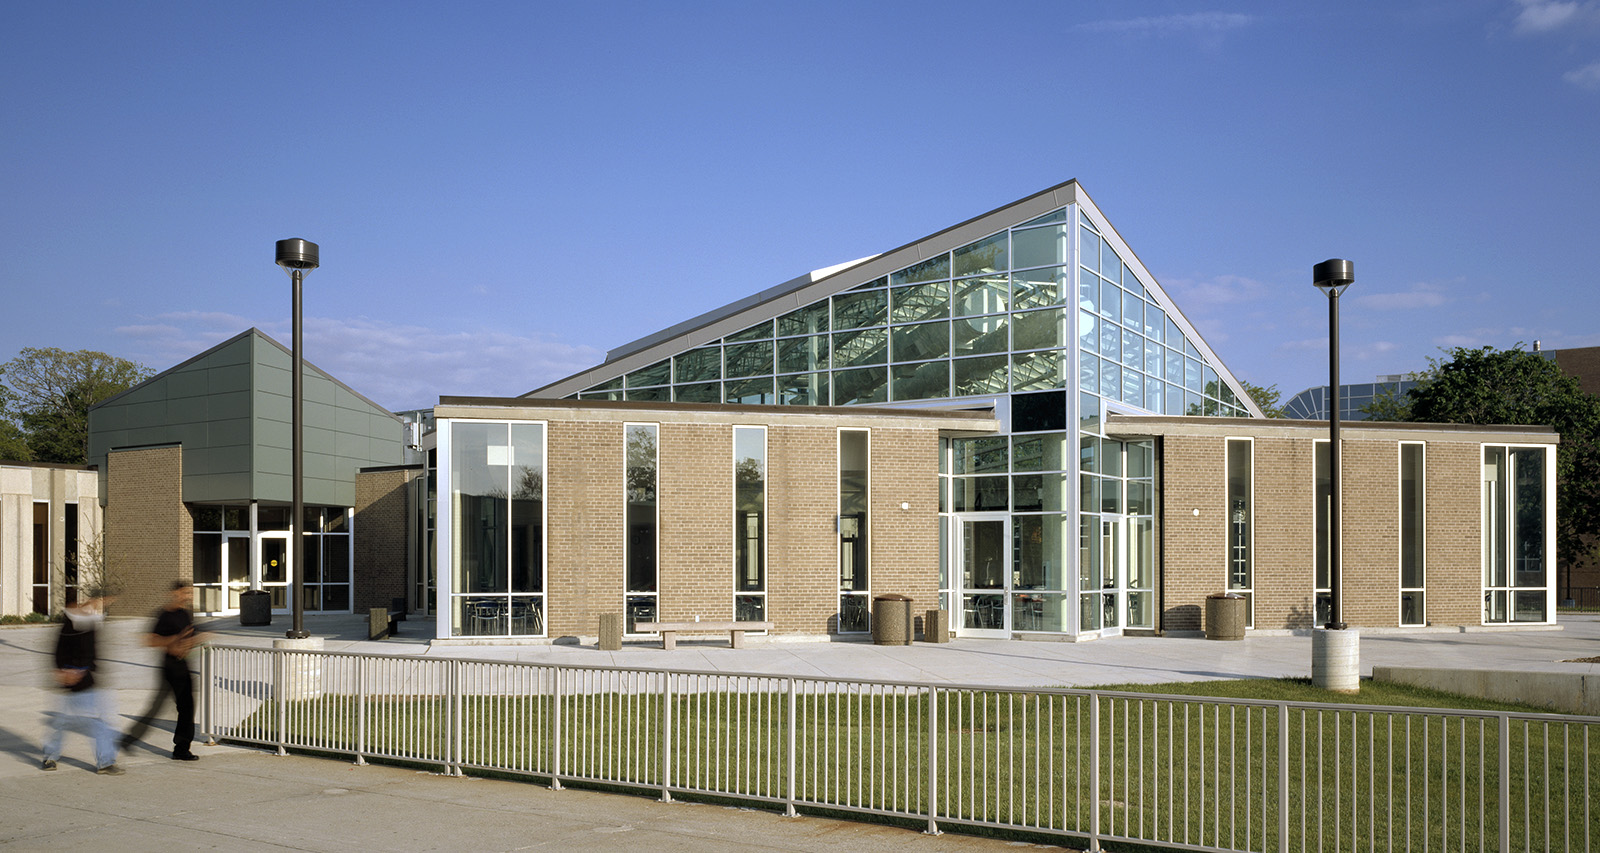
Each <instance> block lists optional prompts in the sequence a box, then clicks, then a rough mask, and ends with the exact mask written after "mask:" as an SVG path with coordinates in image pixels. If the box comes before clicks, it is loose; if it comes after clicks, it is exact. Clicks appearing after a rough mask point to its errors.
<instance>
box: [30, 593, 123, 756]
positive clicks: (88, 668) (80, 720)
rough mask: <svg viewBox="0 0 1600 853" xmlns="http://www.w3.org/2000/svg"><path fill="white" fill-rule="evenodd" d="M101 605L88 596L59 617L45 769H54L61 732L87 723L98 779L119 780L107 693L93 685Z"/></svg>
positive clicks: (102, 601)
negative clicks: (54, 701) (55, 701)
mask: <svg viewBox="0 0 1600 853" xmlns="http://www.w3.org/2000/svg"><path fill="white" fill-rule="evenodd" d="M105 604H106V599H105V598H104V597H103V596H90V597H87V598H84V599H83V600H81V601H75V602H73V603H72V604H69V605H67V609H66V611H65V613H64V614H63V615H64V617H65V618H64V619H63V620H62V623H61V633H60V635H59V636H57V638H56V654H55V664H56V665H55V681H56V685H57V686H58V687H60V688H61V702H60V704H59V706H58V707H57V709H56V713H55V715H54V716H53V717H51V718H50V728H49V729H48V730H47V731H46V732H45V737H44V764H43V765H42V767H43V769H45V770H54V769H56V762H57V761H59V760H61V736H62V733H63V732H64V731H65V730H66V729H67V727H68V726H71V725H74V724H87V726H88V733H89V736H90V737H92V738H93V739H94V764H95V768H96V770H95V772H97V773H99V774H101V775H102V776H120V775H122V768H121V767H118V766H117V763H116V759H117V748H116V733H115V731H114V730H113V729H112V728H111V716H112V714H113V713H115V710H114V709H113V707H112V704H113V703H112V697H111V691H109V690H104V689H100V688H99V686H98V685H96V684H95V669H96V666H97V664H98V653H97V649H96V635H97V631H98V629H99V627H100V624H101V622H102V621H103V620H104V619H105Z"/></svg>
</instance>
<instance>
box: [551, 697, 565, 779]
mask: <svg viewBox="0 0 1600 853" xmlns="http://www.w3.org/2000/svg"><path fill="white" fill-rule="evenodd" d="M550 695H551V696H552V697H553V699H554V704H555V712H554V714H553V717H554V719H553V720H552V721H551V723H550V733H551V734H550V790H552V791H559V790H561V699H562V696H561V670H560V669H552V670H550Z"/></svg>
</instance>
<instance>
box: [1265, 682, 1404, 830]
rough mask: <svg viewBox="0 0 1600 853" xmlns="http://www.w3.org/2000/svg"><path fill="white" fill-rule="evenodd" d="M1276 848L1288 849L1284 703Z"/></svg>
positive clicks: (1286, 716)
mask: <svg viewBox="0 0 1600 853" xmlns="http://www.w3.org/2000/svg"><path fill="white" fill-rule="evenodd" d="M1391 806H1392V804H1391ZM1278 849H1279V850H1288V849H1289V706H1288V704H1286V703H1279V704H1278Z"/></svg>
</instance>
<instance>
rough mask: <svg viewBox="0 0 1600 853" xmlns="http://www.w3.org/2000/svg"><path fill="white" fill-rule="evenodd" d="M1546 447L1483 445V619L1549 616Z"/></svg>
mask: <svg viewBox="0 0 1600 853" xmlns="http://www.w3.org/2000/svg"><path fill="white" fill-rule="evenodd" d="M1547 452H1548V451H1547V450H1546V448H1543V447H1496V446H1486V447H1484V449H1483V586H1484V593H1483V609H1484V613H1483V621H1485V622H1490V623H1496V622H1500V623H1504V622H1548V621H1550V612H1549V599H1550V594H1551V592H1550V574H1551V573H1550V559H1549V545H1548V543H1549V538H1548V530H1547V525H1548V522H1549V517H1550V512H1549V500H1550V488H1549V484H1548V482H1547V480H1548V478H1549V471H1548V467H1547V466H1548V460H1547V458H1546V457H1547Z"/></svg>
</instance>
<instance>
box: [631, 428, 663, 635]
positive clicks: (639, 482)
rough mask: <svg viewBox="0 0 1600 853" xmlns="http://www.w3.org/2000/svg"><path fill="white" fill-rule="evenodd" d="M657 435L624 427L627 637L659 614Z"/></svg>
mask: <svg viewBox="0 0 1600 853" xmlns="http://www.w3.org/2000/svg"><path fill="white" fill-rule="evenodd" d="M660 431H661V428H660V426H658V425H657V424H628V425H626V426H625V427H623V432H624V444H625V445H626V451H625V456H626V460H625V462H624V468H625V470H624V471H623V484H624V485H623V488H624V491H625V494H624V495H623V502H624V504H625V512H626V513H627V519H628V521H627V523H628V535H627V539H626V540H625V541H624V544H623V549H624V553H623V561H624V562H625V563H626V564H627V569H626V571H625V575H626V580H627V601H626V612H627V625H626V629H627V632H628V633H629V634H633V633H636V631H635V629H634V625H635V624H636V623H638V622H654V621H656V619H657V614H659V613H660V612H661V610H660V606H661V600H660V585H659V584H660V577H659V572H660V566H659V564H658V563H657V562H656V554H657V542H658V538H659V532H660V531H659V524H660V515H659V508H658V506H657V503H656V495H657V494H658V478H659V467H658V466H659V463H660V444H659V439H660Z"/></svg>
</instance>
